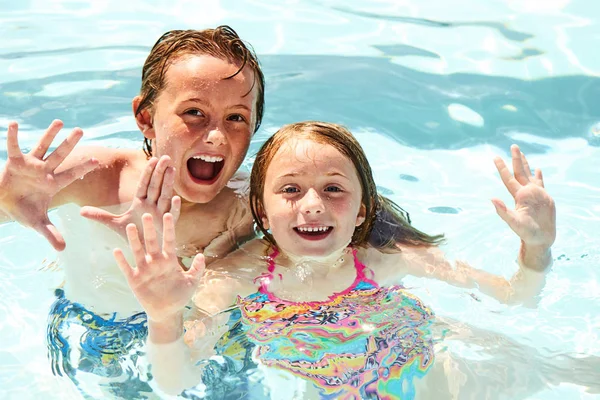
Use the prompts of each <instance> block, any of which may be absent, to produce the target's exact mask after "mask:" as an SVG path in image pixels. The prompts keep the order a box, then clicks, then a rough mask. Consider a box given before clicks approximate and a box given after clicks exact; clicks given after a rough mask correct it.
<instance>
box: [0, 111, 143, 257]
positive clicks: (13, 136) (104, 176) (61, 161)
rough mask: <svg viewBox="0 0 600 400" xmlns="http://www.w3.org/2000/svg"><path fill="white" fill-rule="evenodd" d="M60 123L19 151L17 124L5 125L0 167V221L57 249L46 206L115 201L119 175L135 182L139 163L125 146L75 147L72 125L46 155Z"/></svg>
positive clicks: (59, 241)
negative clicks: (3, 160) (26, 230)
mask: <svg viewBox="0 0 600 400" xmlns="http://www.w3.org/2000/svg"><path fill="white" fill-rule="evenodd" d="M62 126H63V124H62V122H61V121H58V120H56V121H54V122H52V124H50V126H49V127H48V129H47V130H46V132H45V133H44V134H43V135H42V136H41V138H40V140H39V142H38V144H37V145H36V146H35V147H34V148H33V150H32V151H30V152H29V153H26V154H24V153H22V152H21V149H20V147H19V144H18V140H17V134H18V126H17V124H16V123H11V124H9V127H8V133H7V153H8V160H7V162H6V164H5V165H4V167H3V168H2V170H0V222H6V221H11V220H13V221H17V222H19V223H21V224H22V225H24V226H28V227H31V228H33V229H35V230H36V231H38V232H39V233H40V234H41V235H43V236H44V237H45V238H46V239H47V240H48V241H49V242H50V244H52V246H53V247H54V248H55V249H57V250H62V249H64V247H65V243H64V239H63V238H62V235H61V234H60V233H59V232H58V231H57V229H56V228H55V227H54V225H53V224H52V223H51V222H50V220H49V218H48V210H49V209H51V208H53V207H57V206H59V205H62V204H65V203H69V202H75V203H77V204H79V205H86V204H90V205H109V204H119V203H120V202H122V201H121V200H122V199H121V196H122V195H123V194H124V192H126V191H127V185H121V179H122V178H123V176H122V174H125V175H127V174H129V175H133V181H134V182H135V180H136V179H135V175H136V174H137V172H136V168H138V167H137V164H138V163H139V161H136V156H135V155H136V154H137V153H136V152H134V151H131V150H118V149H108V148H102V147H97V148H80V147H78V148H75V146H76V144H77V143H78V142H79V140H80V139H81V137H82V135H83V132H82V131H81V129H78V128H76V129H74V130H73V131H72V132H71V134H70V135H69V136H68V137H67V139H65V140H64V141H63V142H62V143H61V144H60V145H59V146H58V147H57V148H56V149H55V150H54V151H53V152H51V153H49V154H46V153H48V149H49V148H50V146H51V144H52V141H53V140H54V138H55V137H56V135H57V134H58V133H59V131H60V130H61V128H62ZM91 154H93V155H94V158H92V157H91ZM125 178H126V179H130V178H131V177H130V176H126V177H125ZM125 196H129V194H127V193H125Z"/></svg>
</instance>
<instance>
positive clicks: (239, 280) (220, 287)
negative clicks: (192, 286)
mask: <svg viewBox="0 0 600 400" xmlns="http://www.w3.org/2000/svg"><path fill="white" fill-rule="evenodd" d="M268 247H269V246H268V244H267V243H266V242H265V241H263V240H261V239H254V240H251V241H249V242H247V243H245V244H244V245H243V246H241V247H240V248H238V249H237V250H236V251H234V252H233V253H230V254H229V255H228V256H227V257H225V258H223V259H221V260H218V261H216V262H214V263H212V264H211V265H210V270H208V271H207V272H206V273H205V274H204V276H203V277H202V280H201V282H200V286H199V287H198V290H197V291H196V294H195V295H194V300H193V301H194V304H195V306H196V307H197V308H199V309H202V310H204V311H205V312H207V313H209V314H214V313H217V312H219V311H222V310H224V309H226V308H227V307H229V306H231V305H233V304H234V303H235V301H236V298H237V297H238V296H240V297H246V296H248V295H250V294H251V293H254V292H255V291H256V290H257V288H258V285H257V284H256V283H255V278H257V277H258V276H260V275H261V274H262V273H263V272H264V271H266V264H267V263H266V261H265V254H266V251H267V250H268Z"/></svg>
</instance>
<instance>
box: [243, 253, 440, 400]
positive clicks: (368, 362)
mask: <svg viewBox="0 0 600 400" xmlns="http://www.w3.org/2000/svg"><path fill="white" fill-rule="evenodd" d="M351 250H352V255H353V258H354V267H355V270H356V279H355V280H354V282H353V283H352V285H351V286H350V287H349V288H347V289H346V290H344V291H343V292H341V293H335V294H333V295H331V296H329V298H328V299H327V300H325V301H314V302H293V301H288V300H284V299H280V298H277V297H276V296H275V295H274V294H273V293H271V292H270V291H269V282H271V281H272V280H273V279H274V276H275V275H274V270H275V258H276V257H277V255H278V250H277V249H275V250H274V251H273V252H272V254H271V255H270V256H269V258H268V260H269V261H268V273H265V274H263V275H261V276H260V277H258V278H257V280H259V282H260V289H259V291H258V292H257V293H254V294H252V295H250V296H248V297H246V298H244V299H242V298H238V305H239V307H240V311H241V323H242V324H243V325H244V326H245V328H246V329H245V330H246V335H247V337H248V339H249V340H250V341H251V342H254V343H255V344H257V345H258V350H257V353H256V355H257V358H258V359H259V360H260V362H261V363H262V364H264V365H267V366H271V367H275V368H279V369H283V370H286V371H289V372H291V373H292V374H294V375H296V376H299V377H302V378H303V379H306V380H309V381H310V382H312V383H313V384H314V385H315V386H316V387H317V388H319V390H320V393H321V395H322V396H323V397H326V398H336V399H337V398H388V396H391V397H392V398H412V397H414V382H413V381H414V379H415V378H420V377H422V376H423V375H424V374H425V373H426V372H427V370H428V369H429V368H430V367H431V365H432V363H433V359H434V354H433V344H432V340H431V339H430V336H431V335H430V333H429V325H430V323H431V322H432V320H433V313H432V312H431V310H430V309H429V308H427V307H426V306H424V305H423V304H422V303H421V301H420V300H419V299H418V298H416V297H415V296H413V295H411V294H409V293H408V292H407V291H406V290H405V289H404V288H402V287H401V286H391V287H379V285H378V284H377V283H376V282H375V281H373V279H372V278H370V277H368V276H367V274H369V275H372V273H371V271H370V270H368V269H367V268H366V267H365V265H363V264H362V263H361V262H360V261H359V260H358V259H357V257H356V250H355V249H351Z"/></svg>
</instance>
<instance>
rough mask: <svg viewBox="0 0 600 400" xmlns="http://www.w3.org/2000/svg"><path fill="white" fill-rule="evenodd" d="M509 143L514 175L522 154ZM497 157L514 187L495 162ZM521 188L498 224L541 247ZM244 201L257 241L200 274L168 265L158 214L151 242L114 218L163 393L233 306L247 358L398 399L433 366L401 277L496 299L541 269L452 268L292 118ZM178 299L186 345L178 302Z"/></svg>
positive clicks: (188, 375)
mask: <svg viewBox="0 0 600 400" xmlns="http://www.w3.org/2000/svg"><path fill="white" fill-rule="evenodd" d="M514 150H515V151H513V165H514V166H515V170H518V171H517V172H516V175H517V176H518V178H519V179H521V178H522V177H521V175H520V171H521V170H523V168H524V167H523V163H524V157H522V155H521V153H520V152H518V148H516V149H514ZM497 165H498V167H499V170H500V172H501V176H502V177H503V180H504V182H505V183H507V182H508V183H507V186H509V185H510V187H509V188H512V189H515V190H516V191H517V192H518V190H519V188H517V187H516V184H513V183H512V181H511V180H510V179H509V178H508V177H507V176H506V174H505V172H506V167H505V166H504V163H503V162H502V161H501V160H499V161H497ZM538 176H540V177H541V175H539V173H538ZM523 182H524V181H523ZM527 184H529V183H527ZM527 184H525V185H524V186H526V185H527ZM531 185H534V186H535V187H536V188H537V189H536V188H532V187H530V188H528V191H527V193H525V195H523V196H521V197H520V200H519V201H525V202H526V204H528V206H529V207H530V208H529V210H535V212H530V213H526V212H522V213H521V214H518V213H513V214H512V215H511V217H512V218H513V219H512V220H511V222H512V221H519V222H520V223H521V225H520V226H519V227H520V228H521V229H524V230H526V231H527V235H531V238H535V242H533V243H534V244H535V245H536V246H539V248H544V252H546V253H547V252H549V248H550V246H551V244H552V242H553V240H554V239H553V238H554V232H553V231H550V232H545V231H544V232H540V231H538V230H537V229H538V227H541V226H544V227H546V226H549V227H550V229H553V226H554V225H553V221H546V220H544V218H548V216H550V217H551V216H552V215H553V212H554V211H553V202H552V200H551V199H550V198H549V196H548V195H547V194H546V193H545V191H544V190H543V188H542V187H541V186H538V185H537V184H536V183H531ZM498 206H500V205H498ZM250 207H251V210H252V214H253V216H254V219H255V222H256V224H257V225H258V227H259V228H260V230H261V231H262V232H263V234H264V239H255V240H252V241H250V242H248V243H246V244H245V245H244V246H243V247H241V248H240V249H239V250H237V251H235V252H233V253H231V254H230V255H229V256H228V257H226V258H225V259H223V260H220V261H218V262H217V263H215V264H213V265H212V267H211V271H210V272H207V273H204V257H203V256H202V255H198V256H196V257H195V259H194V261H193V263H192V265H191V267H190V269H189V270H187V271H184V270H182V269H181V268H180V267H179V264H178V263H177V258H176V256H175V246H174V243H175V232H174V229H173V226H174V217H173V216H172V215H170V214H168V213H167V214H165V216H164V218H163V226H164V231H163V239H162V244H160V243H159V240H158V238H157V235H156V231H155V228H154V227H153V225H152V222H153V218H152V216H150V215H144V216H143V218H142V219H143V236H144V246H145V247H144V246H143V245H142V243H141V241H140V238H139V235H138V231H137V228H136V227H135V225H129V226H127V236H128V239H129V243H130V246H131V248H132V250H133V253H134V256H135V261H136V265H137V268H135V269H132V268H131V267H130V265H129V263H128V262H127V261H126V259H125V258H124V255H123V253H122V252H121V251H120V250H116V251H115V258H116V260H117V262H118V264H119V266H120V268H121V270H122V271H123V272H124V274H125V276H126V278H127V281H128V282H129V285H130V286H131V288H132V290H133V292H134V293H135V294H136V296H137V298H138V300H139V301H140V303H141V304H142V306H143V307H144V309H145V310H146V313H147V315H148V321H149V336H148V339H149V340H148V342H147V346H148V356H149V359H150V362H151V363H152V373H153V375H154V377H155V379H156V381H157V382H158V384H159V385H160V386H161V387H162V388H163V389H164V390H166V391H168V392H172V393H179V392H180V391H181V390H183V389H184V388H186V387H189V386H192V385H194V384H196V383H198V381H199V379H200V377H199V376H198V375H197V374H198V369H197V368H196V369H194V368H193V360H195V359H197V358H200V357H207V356H209V355H211V354H213V350H214V349H215V347H214V344H215V343H216V341H217V340H218V339H219V338H220V337H221V336H222V335H223V334H224V333H225V332H227V330H229V329H230V328H231V327H232V326H233V325H234V324H233V323H234V322H235V321H233V323H232V321H229V322H228V323H227V324H226V322H227V321H226V320H225V319H226V317H225V314H223V313H221V312H222V311H223V310H227V309H230V308H231V306H232V305H236V306H237V307H238V308H239V318H240V321H241V325H242V326H243V327H244V330H245V332H246V334H247V337H248V339H249V340H250V341H251V342H253V343H254V344H255V345H257V346H258V350H257V351H256V352H255V356H256V358H257V359H258V361H259V362H260V363H261V364H262V365H263V366H270V367H274V368H277V369H279V370H284V371H287V372H288V373H290V374H292V375H294V376H297V377H301V378H303V379H305V380H306V381H307V382H309V383H310V384H309V385H308V387H309V388H312V389H313V390H315V391H316V392H317V393H316V395H318V396H333V397H335V398H338V397H340V396H349V397H352V396H357V397H358V398H364V397H368V396H372V395H384V394H386V393H391V394H394V395H397V396H398V395H400V394H402V395H404V396H405V397H412V395H414V393H415V390H416V388H417V386H419V385H418V382H419V379H420V378H421V377H423V376H424V375H425V374H426V373H427V371H428V370H429V369H430V368H431V366H432V364H433V351H432V340H431V337H430V335H429V333H428V327H429V324H430V322H431V320H432V318H433V314H432V312H431V311H430V310H429V309H428V308H427V307H426V306H424V305H423V304H422V303H421V302H420V301H419V300H418V299H417V298H415V297H414V296H412V295H411V294H410V293H408V292H407V291H406V290H404V289H403V288H402V286H400V282H401V280H402V278H403V277H404V276H405V275H407V274H413V275H417V276H430V277H435V278H439V279H443V280H445V281H447V282H449V283H452V284H455V285H459V286H461V287H475V286H478V287H479V288H480V289H481V290H482V291H484V292H486V293H489V294H490V295H492V296H494V297H496V298H498V299H500V300H503V301H523V300H526V299H527V298H530V297H533V296H534V295H535V294H536V293H538V292H539V290H540V289H541V287H542V285H543V280H544V278H543V276H544V274H543V273H541V272H539V271H532V270H531V269H530V268H529V266H528V265H527V264H525V263H523V262H521V268H520V270H519V272H518V273H517V274H516V275H515V277H514V278H513V279H512V281H511V282H507V281H506V280H504V279H503V278H501V277H497V276H494V275H491V274H489V273H486V272H484V271H480V270H476V269H473V268H471V267H469V266H468V265H466V264H464V263H460V264H457V266H456V268H452V266H451V265H450V264H449V263H448V262H447V261H445V260H444V258H443V257H442V256H441V254H440V252H439V250H438V249H437V247H436V245H437V244H438V243H439V242H440V241H441V240H442V237H441V236H429V235H427V234H425V233H423V232H420V231H418V230H417V229H415V228H413V227H412V226H411V225H410V224H409V223H408V221H407V219H406V218H405V216H404V215H403V213H401V212H400V210H399V208H398V207H397V206H395V205H394V204H393V203H392V202H391V201H389V200H387V199H385V198H383V197H381V196H378V195H377V192H376V187H375V183H374V180H373V176H372V173H371V169H370V166H369V164H368V162H367V159H366V157H365V155H364V153H363V151H362V149H361V147H360V145H359V144H358V143H357V141H356V140H355V139H354V137H353V136H352V135H351V134H350V133H349V132H348V131H347V130H346V129H344V128H342V127H340V126H337V125H334V124H327V123H321V122H304V123H298V124H292V125H288V126H285V127H283V128H282V129H280V130H279V131H278V132H277V133H275V135H273V137H271V138H270V139H269V140H267V142H266V143H265V144H264V145H263V147H262V148H261V149H260V151H259V152H258V154H257V157H256V160H255V163H254V166H253V169H252V175H251V187H250ZM517 209H518V210H519V209H520V208H519V203H518V204H517ZM523 221H527V222H529V224H525V223H523ZM524 236H525V235H524ZM527 237H528V238H529V236H527ZM527 246H530V243H525V248H530V247H527ZM530 265H531V264H530ZM538 266H539V265H538ZM201 277H202V280H201V283H200V286H199V287H198V288H196V284H197V282H198V281H199V280H200V278H201ZM194 293H195V294H194ZM192 296H193V297H194V305H195V307H194V312H193V314H192V316H191V317H189V318H188V321H187V322H186V325H185V326H186V329H185V330H186V332H185V343H187V344H188V345H189V347H188V346H186V344H185V343H184V340H183V338H184V335H183V332H184V324H183V308H184V307H185V306H186V304H188V302H189V301H190V299H191V298H192ZM238 325H239V324H238ZM217 350H218V348H217ZM305 395H306V393H305Z"/></svg>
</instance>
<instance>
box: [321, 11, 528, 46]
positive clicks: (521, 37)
mask: <svg viewBox="0 0 600 400" xmlns="http://www.w3.org/2000/svg"><path fill="white" fill-rule="evenodd" d="M332 8H333V9H335V10H337V11H341V12H345V13H348V14H353V15H356V16H359V17H364V18H374V19H378V20H383V21H394V22H404V23H408V24H415V25H424V26H432V27H437V28H459V27H465V26H475V27H485V28H492V29H495V30H497V31H498V33H500V34H501V35H502V36H504V37H505V38H506V39H508V40H512V41H515V42H524V41H526V40H529V39H531V38H533V37H534V36H533V35H532V34H530V33H526V32H521V31H517V30H514V29H510V28H508V27H507V26H506V25H505V24H502V23H500V22H487V21H473V22H471V21H469V22H446V21H436V20H432V19H427V18H413V17H406V16H398V15H385V14H377V13H369V12H365V11H357V10H352V9H350V8H346V7H332Z"/></svg>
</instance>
